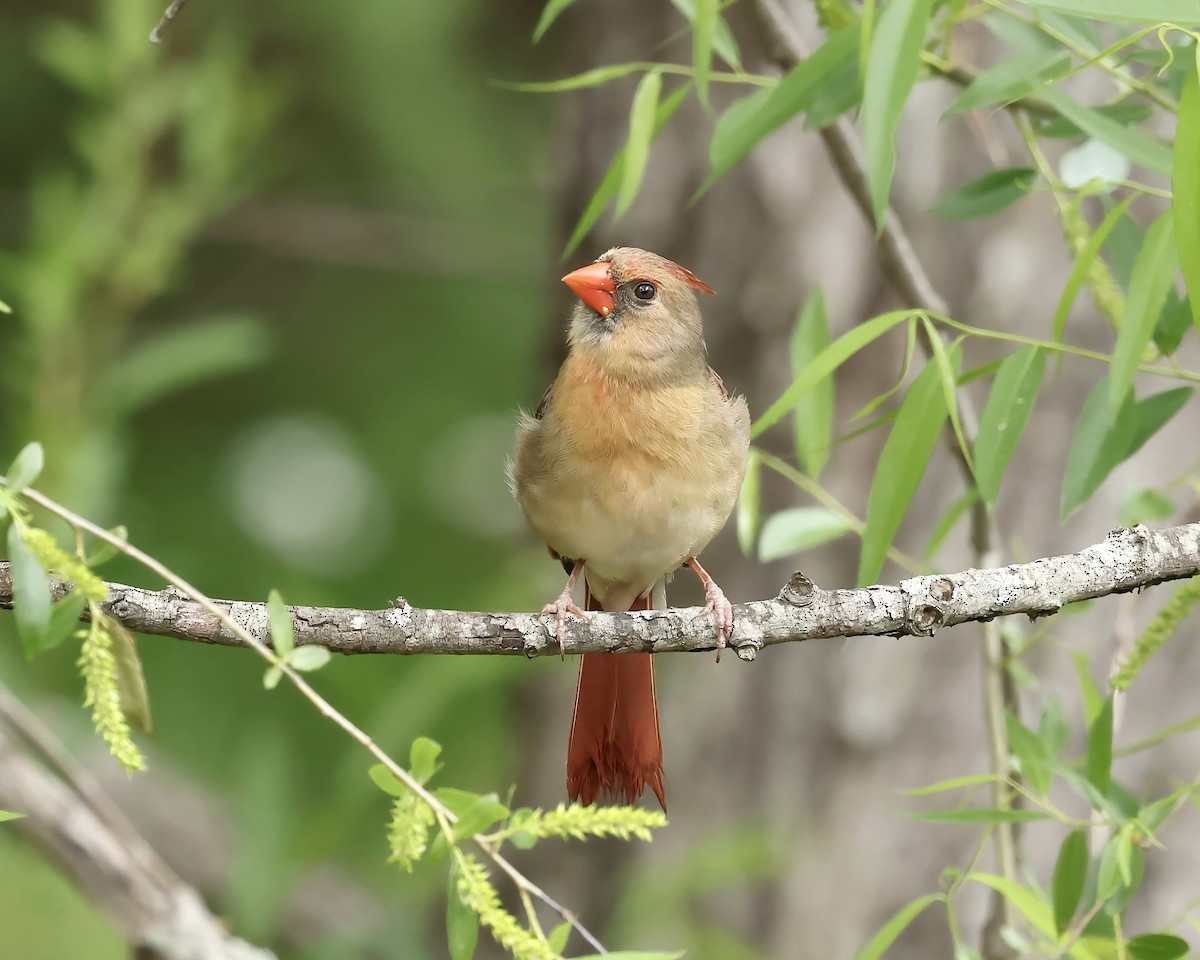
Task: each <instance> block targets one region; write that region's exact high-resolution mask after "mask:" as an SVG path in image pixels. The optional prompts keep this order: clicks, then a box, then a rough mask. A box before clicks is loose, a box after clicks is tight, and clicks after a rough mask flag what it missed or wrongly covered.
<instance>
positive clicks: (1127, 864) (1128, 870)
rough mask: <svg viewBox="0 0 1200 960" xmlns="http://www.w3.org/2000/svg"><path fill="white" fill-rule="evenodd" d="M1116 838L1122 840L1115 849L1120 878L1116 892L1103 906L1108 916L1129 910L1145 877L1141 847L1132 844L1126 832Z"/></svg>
mask: <svg viewBox="0 0 1200 960" xmlns="http://www.w3.org/2000/svg"><path fill="white" fill-rule="evenodd" d="M1117 836H1118V837H1121V838H1124V839H1123V842H1122V844H1121V845H1120V846H1119V847H1118V848H1117V869H1118V872H1119V873H1121V874H1122V876H1121V885H1120V886H1119V887H1118V889H1117V892H1116V893H1115V894H1113V896H1111V897H1110V898H1109V899H1108V902H1107V903H1106V904H1105V905H1104V910H1105V912H1106V913H1108V914H1109V915H1110V916H1116V915H1118V914H1122V913H1124V912H1125V911H1126V910H1127V909H1128V908H1129V904H1130V903H1132V902H1133V898H1134V897H1135V896H1136V895H1137V892H1138V890H1139V889H1141V886H1142V880H1143V879H1144V878H1145V876H1146V858H1145V856H1143V854H1142V850H1141V847H1139V846H1137V845H1136V844H1135V843H1134V842H1133V838H1132V836H1129V835H1128V831H1125V830H1122V831H1121V832H1120V833H1119V834H1118V835H1117ZM1126 874H1127V876H1126Z"/></svg>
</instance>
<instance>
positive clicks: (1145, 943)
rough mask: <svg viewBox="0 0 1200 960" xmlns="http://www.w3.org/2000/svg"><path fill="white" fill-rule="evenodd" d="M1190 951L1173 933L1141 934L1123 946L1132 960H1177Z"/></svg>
mask: <svg viewBox="0 0 1200 960" xmlns="http://www.w3.org/2000/svg"><path fill="white" fill-rule="evenodd" d="M1190 949H1191V947H1190V946H1189V945H1188V942H1187V941H1186V940H1184V939H1183V938H1182V937H1177V936H1175V934H1173V933H1143V934H1142V935H1141V936H1140V937H1134V938H1133V939H1132V940H1130V941H1129V942H1128V943H1127V944H1125V950H1126V951H1127V952H1128V954H1129V956H1130V957H1132V958H1133V960H1177V958H1178V957H1186V956H1187V952H1188V950H1190Z"/></svg>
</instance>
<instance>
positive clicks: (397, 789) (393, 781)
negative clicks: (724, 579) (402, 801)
mask: <svg viewBox="0 0 1200 960" xmlns="http://www.w3.org/2000/svg"><path fill="white" fill-rule="evenodd" d="M367 776H369V777H370V778H371V782H372V783H373V784H375V786H377V787H378V788H379V789H380V790H382V791H383V792H384V793H386V794H387V795H388V796H389V797H396V798H397V799H399V798H401V797H407V796H409V795H410V794H411V793H412V791H411V790H409V789H408V787H406V786H405V785H404V782H403V781H402V780H401V779H400V778H399V777H397V776H396V775H395V774H394V773H392V771H391V770H389V769H388V768H387V767H385V766H384V765H383V764H382V763H377V764H375V766H373V767H371V769H370V770H368V771H367Z"/></svg>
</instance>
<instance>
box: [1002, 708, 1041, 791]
mask: <svg viewBox="0 0 1200 960" xmlns="http://www.w3.org/2000/svg"><path fill="white" fill-rule="evenodd" d="M1004 723H1005V730H1006V732H1007V734H1008V742H1009V746H1010V747H1011V748H1012V751H1013V753H1015V754H1016V755H1017V759H1018V760H1020V762H1021V774H1022V775H1023V776H1024V777H1025V779H1026V780H1027V781H1029V786H1030V787H1031V788H1032V789H1033V791H1034V792H1035V793H1037V794H1039V795H1041V796H1045V795H1046V794H1047V793H1048V792H1049V791H1050V780H1051V773H1050V770H1049V769H1048V768H1047V764H1048V762H1049V760H1050V752H1049V751H1048V750H1047V749H1046V744H1045V743H1044V742H1043V740H1042V738H1041V737H1039V736H1038V735H1037V734H1036V733H1034V732H1033V731H1032V730H1030V729H1029V728H1028V727H1027V726H1025V725H1024V724H1023V723H1021V721H1020V720H1018V719H1017V718H1016V716H1014V715H1013V713H1012V711H1011V710H1010V711H1008V712H1007V713H1006V714H1005V717H1004Z"/></svg>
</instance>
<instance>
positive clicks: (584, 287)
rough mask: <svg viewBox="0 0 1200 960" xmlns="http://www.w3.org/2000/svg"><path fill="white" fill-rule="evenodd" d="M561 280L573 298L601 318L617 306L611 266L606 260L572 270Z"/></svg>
mask: <svg viewBox="0 0 1200 960" xmlns="http://www.w3.org/2000/svg"><path fill="white" fill-rule="evenodd" d="M562 280H563V283H565V284H566V285H567V286H568V287H570V288H571V290H572V292H574V294H575V296H577V297H578V298H579V299H580V300H582V301H583V302H584V303H586V304H587V305H588V306H589V307H591V308H592V309H593V310H595V311H596V312H597V313H598V314H600V316H602V317H607V316H608V315H609V314H610V313H612V312H613V308H614V307H616V305H617V300H616V298H615V297H614V296H613V294H614V293H615V292H616V289H617V285H616V283H615V282H613V278H612V264H610V263H609V262H608V261H607V260H601V261H599V262H597V263H589V264H588V265H587V266H586V267H580V268H579V269H578V270H572V271H571V272H570V273H568V274H567V275H566V276H565V277H563V278H562Z"/></svg>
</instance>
